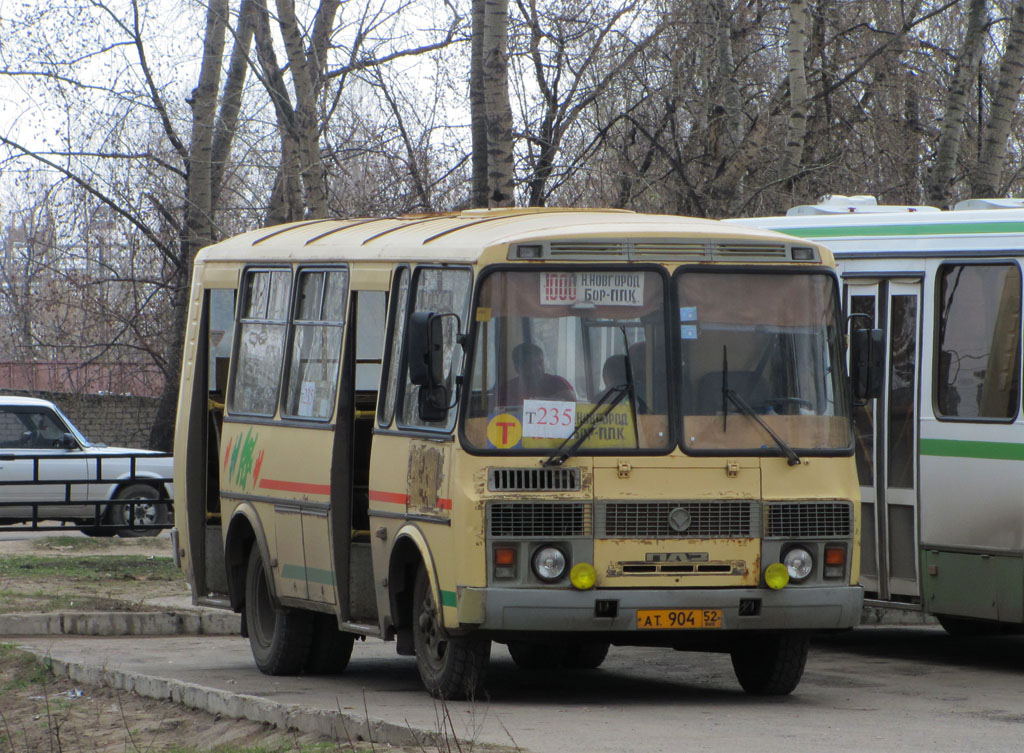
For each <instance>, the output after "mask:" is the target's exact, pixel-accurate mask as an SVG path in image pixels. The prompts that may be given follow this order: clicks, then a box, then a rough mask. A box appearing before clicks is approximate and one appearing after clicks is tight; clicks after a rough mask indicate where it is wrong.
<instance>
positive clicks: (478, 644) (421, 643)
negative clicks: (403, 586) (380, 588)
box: [412, 567, 491, 700]
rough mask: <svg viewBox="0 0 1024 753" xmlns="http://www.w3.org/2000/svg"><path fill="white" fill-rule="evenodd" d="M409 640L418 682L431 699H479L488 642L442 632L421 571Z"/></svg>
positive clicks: (430, 593)
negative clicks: (419, 679)
mask: <svg viewBox="0 0 1024 753" xmlns="http://www.w3.org/2000/svg"><path fill="white" fill-rule="evenodd" d="M412 639H413V646H414V648H415V650H416V666H417V668H418V669H419V672H420V678H421V679H422V680H423V684H424V686H426V688H427V690H428V691H430V694H431V695H433V696H434V697H435V698H443V699H447V700H462V699H473V698H477V697H479V696H480V695H482V693H483V689H484V677H485V675H486V674H487V663H488V661H489V660H490V658H491V642H490V641H489V640H483V639H481V638H476V637H471V636H470V637H467V636H460V637H455V636H450V635H448V634H447V633H446V632H445V630H444V627H443V626H442V625H441V615H440V612H439V610H438V607H437V603H436V602H435V601H434V594H433V592H432V591H431V589H430V581H429V579H428V576H427V571H426V569H425V568H423V567H421V568H420V569H419V571H418V572H417V573H416V584H415V586H414V587H413V604H412Z"/></svg>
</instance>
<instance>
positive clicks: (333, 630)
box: [305, 613, 356, 675]
mask: <svg viewBox="0 0 1024 753" xmlns="http://www.w3.org/2000/svg"><path fill="white" fill-rule="evenodd" d="M355 638H356V637H355V636H354V635H352V633H346V632H344V631H342V630H338V621H337V620H336V619H335V617H334V615H333V614H319V613H318V614H315V615H313V638H312V641H311V643H310V647H309V656H308V657H307V658H306V667H305V669H306V672H307V673H308V674H311V675H340V674H341V673H342V672H344V671H345V668H346V667H347V666H348V661H349V659H351V658H352V645H353V644H354V643H355Z"/></svg>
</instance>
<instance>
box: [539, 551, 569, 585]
mask: <svg viewBox="0 0 1024 753" xmlns="http://www.w3.org/2000/svg"><path fill="white" fill-rule="evenodd" d="M568 563H569V560H568V558H567V557H566V556H565V552H563V551H562V550H561V549H559V548H558V547H557V546H542V547H541V548H540V549H538V550H537V551H536V552H534V553H533V560H532V565H533V574H534V575H536V576H537V577H538V578H540V579H541V580H543V581H546V582H548V583H551V582H553V581H556V580H559V579H561V577H562V576H563V575H565V567H566V565H567V564H568Z"/></svg>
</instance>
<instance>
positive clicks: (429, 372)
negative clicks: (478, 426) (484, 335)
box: [408, 311, 451, 421]
mask: <svg viewBox="0 0 1024 753" xmlns="http://www.w3.org/2000/svg"><path fill="white" fill-rule="evenodd" d="M443 319H444V316H443V315H441V314H435V313H434V312H432V311H415V312H413V313H412V315H411V316H410V317H409V334H408V337H409V341H408V342H409V381H411V382H412V383H413V384H415V385H417V386H418V387H419V388H420V389H419V406H418V407H419V413H420V418H421V419H422V420H423V421H442V420H444V418H445V417H446V416H447V415H448V409H449V407H450V406H449V404H448V403H449V401H450V398H451V395H450V394H449V392H448V385H446V384H445V379H444V322H443Z"/></svg>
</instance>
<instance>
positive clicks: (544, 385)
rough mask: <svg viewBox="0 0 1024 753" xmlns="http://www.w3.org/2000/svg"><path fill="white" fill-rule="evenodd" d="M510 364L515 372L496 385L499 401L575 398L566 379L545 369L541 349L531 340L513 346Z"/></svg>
mask: <svg viewBox="0 0 1024 753" xmlns="http://www.w3.org/2000/svg"><path fill="white" fill-rule="evenodd" d="M512 365H513V366H514V367H515V369H516V374H517V376H516V377H515V378H513V379H510V380H509V381H507V382H505V383H504V384H502V385H501V386H500V387H498V394H497V398H498V405H516V404H518V403H522V402H523V400H530V399H540V400H573V401H575V400H576V393H575V391H574V390H573V388H572V385H571V384H569V382H567V381H566V380H565V379H563V378H562V377H560V376H558V375H557V374H549V373H547V372H546V371H545V370H544V351H543V350H541V349H540V346H539V345H535V344H533V343H519V345H517V346H515V347H514V348H512Z"/></svg>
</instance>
